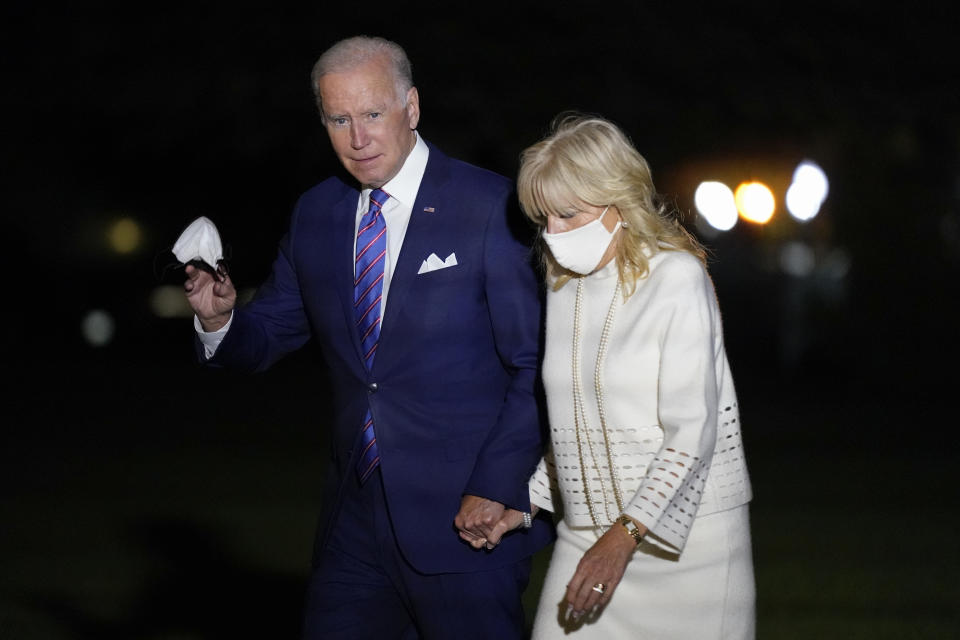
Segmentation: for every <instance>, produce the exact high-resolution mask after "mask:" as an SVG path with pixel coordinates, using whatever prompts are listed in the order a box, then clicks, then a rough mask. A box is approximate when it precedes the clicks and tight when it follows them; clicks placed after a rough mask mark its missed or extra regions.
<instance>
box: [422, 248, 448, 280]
mask: <svg viewBox="0 0 960 640" xmlns="http://www.w3.org/2000/svg"><path fill="white" fill-rule="evenodd" d="M455 266H457V254H456V253H451V254H450V255H448V256H447V259H446V260H441V259H440V258H439V256H437V254H435V253H431V254H430V255H429V256H428V257H427V259H426V260H424V261H423V264H421V265H420V271H417V275H420V274H421V273H428V272H430V271H437V270H438V269H446V268H447V267H455Z"/></svg>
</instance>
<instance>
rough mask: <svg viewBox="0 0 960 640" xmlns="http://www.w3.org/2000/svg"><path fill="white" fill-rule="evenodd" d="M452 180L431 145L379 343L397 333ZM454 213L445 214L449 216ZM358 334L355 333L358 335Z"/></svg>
mask: <svg viewBox="0 0 960 640" xmlns="http://www.w3.org/2000/svg"><path fill="white" fill-rule="evenodd" d="M448 177H449V171H448V169H447V166H446V156H444V155H443V154H442V153H441V152H440V151H439V150H437V148H436V147H434V146H433V145H430V156H429V159H428V160H427V167H426V170H425V171H424V173H423V180H421V181H420V188H419V189H418V190H417V199H416V200H415V201H414V203H413V211H412V212H411V214H410V223H409V224H408V225H407V233H406V234H405V235H404V237H403V245H402V246H401V247H400V255H399V256H398V259H397V266H396V268H395V269H394V272H393V277H392V278H391V280H390V293H389V295H388V296H387V309H386V313H385V314H384V317H383V321H382V323H381V325H380V343H381V346H382V343H383V342H384V341H385V340H388V339H389V338H390V336H391V335H392V334H393V332H394V328H395V325H396V324H397V319H398V318H399V317H400V312H401V311H402V309H403V307H404V305H405V304H406V300H407V299H408V298H409V295H408V292H409V291H410V288H411V287H412V286H414V282H415V281H416V279H417V271H419V270H420V265H421V264H422V263H423V260H424V258H426V257H427V256H428V255H430V253H431V251H433V250H435V249H431V248H430V246H431V242H433V241H434V240H435V234H434V232H433V230H432V227H433V226H434V223H435V221H436V218H437V216H442V215H444V214H445V212H444V210H443V209H444V206H443V205H444V201H442V200H441V194H442V193H443V188H444V185H445V184H446V182H447V180H448ZM451 213H452V212H446V215H450V214H451ZM355 333H356V332H355ZM377 352H378V353H377V355H378V358H379V355H380V354H381V349H380V348H378V349H377ZM377 362H378V360H377V359H375V360H374V363H373V366H374V368H376V366H377Z"/></svg>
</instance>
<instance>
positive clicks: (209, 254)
mask: <svg viewBox="0 0 960 640" xmlns="http://www.w3.org/2000/svg"><path fill="white" fill-rule="evenodd" d="M172 251H173V255H174V256H176V258H177V260H179V261H180V262H182V263H183V264H192V265H193V266H195V267H197V268H198V269H203V270H204V271H207V272H209V273H210V274H212V275H213V276H214V277H215V278H217V279H218V280H220V281H223V279H224V277H226V275H227V271H226V267H225V265H224V264H223V243H221V242H220V233H219V232H218V231H217V227H216V225H214V224H213V222H211V221H210V219H209V218H205V217H203V216H200V217H199V218H197V219H196V220H194V221H193V222H191V223H190V225H189V226H188V227H187V228H186V229H184V230H183V233H181V234H180V237H179V238H177V241H176V242H175V243H174V244H173V249H172Z"/></svg>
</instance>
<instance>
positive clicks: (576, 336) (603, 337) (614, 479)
mask: <svg viewBox="0 0 960 640" xmlns="http://www.w3.org/2000/svg"><path fill="white" fill-rule="evenodd" d="M583 280H584V279H583V278H580V279H578V281H577V297H576V302H575V303H574V316H573V350H572V351H573V363H572V364H573V417H574V431H575V434H576V438H577V455H578V457H579V461H580V476H581V481H582V483H583V494H584V499H585V500H586V501H587V509H588V510H589V512H590V519H591V521H592V522H593V525H594V527H596V528H598V529H600V528H602V527H604V526H605V525H603V524H601V523H600V519H599V518H598V517H597V513H596V509H595V508H594V501H593V497H592V492H591V491H590V483H589V479H588V477H587V468H586V465H585V460H584V455H583V439H584V438H586V440H587V448H588V449H589V453H590V459H591V462H592V463H593V468H594V469H596V471H597V477H598V479H599V480H600V494H601V500H602V501H603V509H604V514H605V515H606V516H607V523H608V524H609V523H612V522H613V521H614V520H615V519H616V518H617V517H618V516H619V515H620V514H621V513H623V496H622V494H621V491H620V478H619V473H618V472H617V469H616V465H615V464H614V461H613V456H612V452H611V449H610V437H609V433H608V430H607V424H606V414H605V411H604V403H603V361H604V358H605V357H606V353H607V348H608V347H609V344H610V331H611V329H612V327H613V319H614V316H615V315H616V310H617V306H618V304H617V303H618V300H619V297H620V291H621V281H620V279H619V277H618V278H617V285H616V288H615V289H614V292H613V300H611V301H610V307H609V309H607V317H606V319H605V320H604V323H603V331H602V332H601V334H600V345H599V349H598V351H597V361H596V364H595V368H594V393H595V394H596V398H597V407H598V410H599V414H600V429H601V431H602V432H603V442H604V448H605V450H606V451H605V452H606V454H607V465H608V468H609V472H610V483H611V487H612V490H613V498H614V501H615V502H616V506H617V510H618V512H617V514H616V515H614V516H611V514H610V508H609V507H610V501H609V500H608V499H607V490H606V483H605V481H604V473H603V471H602V470H601V467H600V464H599V462H598V460H597V455H596V452H595V450H594V447H593V441H592V440H591V438H590V425H589V422H588V421H587V414H586V409H585V407H584V400H583V383H582V380H581V362H582V353H581V352H582V347H581V340H582V329H581V326H580V319H581V315H582V307H583Z"/></svg>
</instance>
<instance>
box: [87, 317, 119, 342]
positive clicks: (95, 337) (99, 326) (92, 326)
mask: <svg viewBox="0 0 960 640" xmlns="http://www.w3.org/2000/svg"><path fill="white" fill-rule="evenodd" d="M115 329H116V324H115V323H114V321H113V316H111V315H110V314H109V313H107V312H106V311H104V310H103V309H94V310H92V311H89V312H87V315H85V316H84V317H83V321H82V322H81V323H80V332H81V333H82V334H83V338H84V340H86V341H87V343H88V344H90V345H91V346H93V347H102V346H104V345H107V344H109V343H110V341H111V340H113V334H114V332H115Z"/></svg>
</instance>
